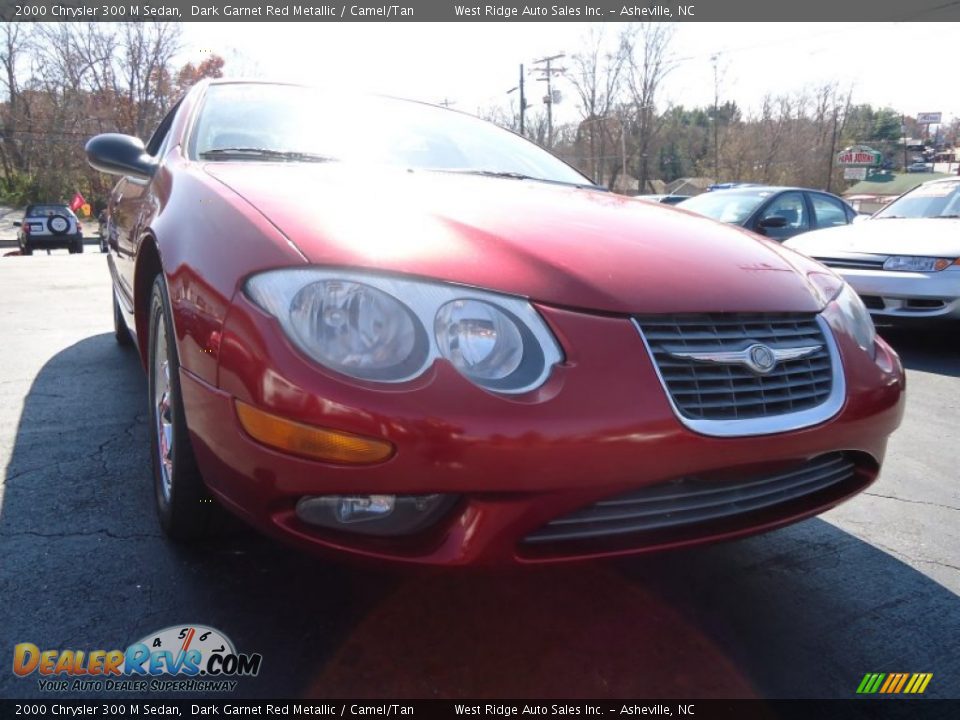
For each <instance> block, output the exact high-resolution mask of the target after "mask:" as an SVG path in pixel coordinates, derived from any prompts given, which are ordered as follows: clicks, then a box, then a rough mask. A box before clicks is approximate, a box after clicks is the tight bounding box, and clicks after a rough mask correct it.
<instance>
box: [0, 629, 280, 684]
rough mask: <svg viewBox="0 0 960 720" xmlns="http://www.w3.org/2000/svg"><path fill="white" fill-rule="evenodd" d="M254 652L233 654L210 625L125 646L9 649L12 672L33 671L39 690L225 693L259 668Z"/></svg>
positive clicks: (27, 673) (158, 634) (22, 645)
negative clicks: (113, 647) (113, 648)
mask: <svg viewBox="0 0 960 720" xmlns="http://www.w3.org/2000/svg"><path fill="white" fill-rule="evenodd" d="M262 661H263V656H262V655H260V653H238V652H237V650H236V648H235V647H234V645H233V642H232V641H231V640H230V638H228V637H227V636H226V635H225V634H223V633H222V632H220V631H219V630H217V629H216V628H212V627H207V626H205V625H173V626H170V627H168V628H164V629H163V630H160V631H159V632H155V633H151V634H149V635H147V636H146V637H144V638H142V639H141V640H138V641H137V642H135V643H132V644H131V645H129V646H128V647H127V649H126V650H73V649H67V650H60V649H56V650H41V649H40V648H39V647H38V646H37V645H34V644H33V643H29V642H24V643H19V644H17V645H16V646H14V648H13V672H14V674H16V675H18V676H20V677H23V678H26V677H29V676H31V675H34V674H36V676H37V683H38V688H39V690H40V691H41V692H63V691H69V692H91V691H104V690H115V691H120V692H158V691H160V692H164V691H167V692H231V691H233V690H235V689H236V687H237V682H238V681H237V680H236V679H235V678H238V677H254V676H256V675H257V674H258V673H259V672H260V665H261V663H262Z"/></svg>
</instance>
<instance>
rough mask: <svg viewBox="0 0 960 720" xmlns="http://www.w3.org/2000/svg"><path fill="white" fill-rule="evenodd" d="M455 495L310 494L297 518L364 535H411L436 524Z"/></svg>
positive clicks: (302, 501)
mask: <svg viewBox="0 0 960 720" xmlns="http://www.w3.org/2000/svg"><path fill="white" fill-rule="evenodd" d="M456 499H457V498H456V496H454V495H440V494H434V495H308V496H306V497H303V498H300V500H299V502H297V517H299V518H300V519H301V520H303V521H304V522H306V523H310V524H311V525H317V526H319V527H325V528H331V529H334V530H346V531H349V532H356V533H362V534H364V535H410V534H411V533H415V532H417V531H418V530H422V529H423V528H425V527H428V526H430V525H432V524H433V523H434V522H436V521H437V520H438V519H439V518H440V516H442V515H443V514H444V513H445V512H446V511H447V510H449V509H450V507H451V506H452V505H453V503H455V502H456Z"/></svg>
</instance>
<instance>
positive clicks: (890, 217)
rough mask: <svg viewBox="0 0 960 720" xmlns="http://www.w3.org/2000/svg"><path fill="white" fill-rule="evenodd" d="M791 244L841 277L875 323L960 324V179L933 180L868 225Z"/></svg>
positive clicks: (897, 202) (906, 195)
mask: <svg viewBox="0 0 960 720" xmlns="http://www.w3.org/2000/svg"><path fill="white" fill-rule="evenodd" d="M789 246H790V247H791V248H793V249H794V250H797V251H799V252H802V253H804V254H805V255H809V256H810V257H813V258H816V259H817V260H819V261H820V262H822V263H823V264H824V265H827V266H828V267H831V268H833V269H835V270H836V271H837V272H838V273H840V274H841V275H842V276H843V277H844V279H845V280H846V281H847V282H848V283H850V285H851V286H852V287H853V288H854V290H856V291H857V293H859V295H860V297H861V298H862V299H863V302H864V304H865V305H866V306H867V308H868V309H869V310H870V312H871V313H872V315H873V316H874V318H875V319H877V320H878V321H881V320H882V321H884V322H900V323H918V322H921V321H931V320H947V319H951V320H956V319H960V259H958V258H960V178H955V177H954V178H945V179H942V180H931V181H930V182H926V183H924V184H922V185H919V186H917V187H916V188H914V189H913V190H911V191H910V192H908V193H905V194H903V195H901V196H900V197H899V198H897V199H896V200H894V201H893V202H891V203H890V204H889V205H887V206H886V207H884V208H883V209H882V210H880V211H879V212H877V213H876V214H875V215H874V216H873V217H872V218H871V219H870V220H868V221H867V222H862V223H857V224H856V225H852V226H850V227H849V228H837V229H834V230H825V231H822V232H814V233H807V234H806V235H804V236H803V237H801V238H796V239H795V240H792V241H790V243H789Z"/></svg>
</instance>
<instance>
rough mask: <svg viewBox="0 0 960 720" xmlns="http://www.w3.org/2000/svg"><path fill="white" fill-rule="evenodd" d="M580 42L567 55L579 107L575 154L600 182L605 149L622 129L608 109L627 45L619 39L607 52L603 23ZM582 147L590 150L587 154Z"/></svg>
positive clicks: (616, 141)
mask: <svg viewBox="0 0 960 720" xmlns="http://www.w3.org/2000/svg"><path fill="white" fill-rule="evenodd" d="M583 42H584V45H585V47H584V49H583V50H582V51H581V52H578V53H575V54H574V55H573V56H572V57H571V58H570V64H571V69H570V70H569V71H568V72H567V79H568V80H569V81H570V84H571V85H573V88H574V90H575V91H576V93H577V96H578V99H579V106H580V117H581V121H580V124H579V126H578V127H577V138H576V145H577V149H578V153H577V154H578V158H579V160H580V164H581V167H582V168H583V169H584V171H585V172H586V174H587V175H589V176H590V177H593V178H595V179H596V180H598V181H600V182H602V181H603V179H604V177H606V172H605V165H606V161H607V159H608V158H607V157H606V150H607V148H608V147H611V146H613V145H615V144H619V143H620V141H621V138H620V134H621V133H623V132H624V127H623V123H622V122H620V121H619V118H616V117H614V116H612V115H611V109H612V108H613V106H614V104H615V103H616V101H617V100H618V95H619V92H620V85H621V73H622V70H623V66H624V62H625V61H626V58H627V48H626V46H625V45H624V43H623V41H622V39H621V41H620V43H619V45H618V47H617V48H616V50H615V51H613V52H611V51H609V50H608V49H607V45H608V42H607V37H606V33H605V30H604V28H603V27H602V26H601V28H600V29H597V28H592V29H591V30H590V32H589V33H588V35H587V36H586V37H585V38H584V40H583ZM611 121H612V122H611ZM614 132H615V133H616V135H614V134H613V133H614ZM584 140H585V141H586V142H584ZM584 145H586V148H584ZM585 149H586V150H588V151H589V154H588V155H586V156H585V153H584V150H585Z"/></svg>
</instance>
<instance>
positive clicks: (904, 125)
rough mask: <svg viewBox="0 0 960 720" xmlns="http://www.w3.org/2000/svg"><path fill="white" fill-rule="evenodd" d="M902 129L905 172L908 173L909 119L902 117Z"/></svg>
mask: <svg viewBox="0 0 960 720" xmlns="http://www.w3.org/2000/svg"><path fill="white" fill-rule="evenodd" d="M900 129H901V130H902V131H903V171H904V172H906V171H907V117H906V115H900Z"/></svg>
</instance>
